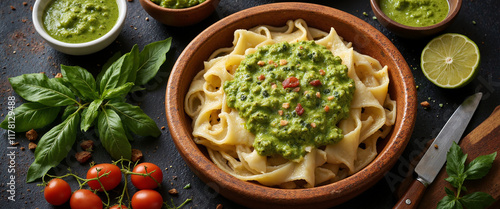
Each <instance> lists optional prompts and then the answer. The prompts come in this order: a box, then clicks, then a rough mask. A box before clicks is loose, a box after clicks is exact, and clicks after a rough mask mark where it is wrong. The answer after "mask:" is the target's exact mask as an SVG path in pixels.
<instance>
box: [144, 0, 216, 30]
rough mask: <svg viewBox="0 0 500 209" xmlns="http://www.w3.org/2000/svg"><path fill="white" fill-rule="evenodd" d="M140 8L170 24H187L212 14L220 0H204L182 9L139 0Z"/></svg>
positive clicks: (178, 25) (149, 0)
mask: <svg viewBox="0 0 500 209" xmlns="http://www.w3.org/2000/svg"><path fill="white" fill-rule="evenodd" d="M140 2H141V6H142V8H144V10H146V12H147V13H148V14H149V15H151V17H153V18H154V19H156V20H158V21H160V22H161V23H163V24H165V25H170V26H177V27H181V26H189V25H193V24H196V23H199V22H200V21H202V20H203V19H205V18H207V17H208V16H209V15H210V14H212V13H213V12H214V10H215V8H216V7H217V5H219V2H220V0H206V1H204V2H203V3H201V4H198V5H196V6H192V7H188V8H183V9H170V8H164V7H161V6H159V5H158V4H155V3H154V2H152V1H151V0H140Z"/></svg>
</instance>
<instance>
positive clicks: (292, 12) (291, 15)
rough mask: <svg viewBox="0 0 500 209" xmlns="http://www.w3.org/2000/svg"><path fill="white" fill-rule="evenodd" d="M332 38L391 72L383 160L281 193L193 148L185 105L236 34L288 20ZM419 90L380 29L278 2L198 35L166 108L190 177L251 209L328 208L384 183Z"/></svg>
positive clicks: (179, 65) (181, 61) (177, 69)
mask: <svg viewBox="0 0 500 209" xmlns="http://www.w3.org/2000/svg"><path fill="white" fill-rule="evenodd" d="M298 18H302V19H304V20H305V21H306V22H307V23H308V25H309V26H311V27H315V28H319V29H321V30H324V31H329V30H330V27H334V28H335V29H336V30H337V32H338V34H339V35H340V36H342V37H344V39H345V40H347V41H351V42H353V46H354V49H355V50H357V51H359V52H361V53H363V54H368V55H370V56H373V57H375V58H376V59H378V60H379V61H380V62H381V64H382V65H387V66H388V67H389V69H390V70H389V79H390V86H389V89H390V94H391V98H393V99H395V100H396V101H397V119H396V123H395V125H394V127H393V130H392V132H391V133H390V134H389V135H388V137H386V139H384V140H379V142H378V144H377V148H378V151H379V155H378V156H377V157H376V159H375V160H374V161H373V162H372V163H370V164H369V165H368V166H367V167H366V168H364V169H362V170H361V171H359V172H357V173H355V174H354V175H352V176H350V177H348V178H346V179H344V180H341V181H338V182H336V183H332V184H328V185H325V186H319V187H315V188H310V189H279V188H271V187H266V186H262V185H259V184H256V183H251V182H245V181H242V180H239V179H237V178H235V177H233V176H231V175H230V174H228V173H225V172H224V171H222V170H221V169H219V168H218V167H217V166H216V165H215V164H214V163H212V161H211V160H210V158H209V157H208V156H207V154H206V149H205V148H204V147H203V146H198V145H196V144H195V143H194V142H193V136H192V134H191V132H192V128H191V119H190V117H189V116H188V115H186V114H185V113H184V98H185V95H186V93H187V91H188V89H189V86H190V83H191V81H192V79H193V78H194V76H195V75H196V74H197V73H198V72H199V71H200V70H202V69H203V62H204V61H206V60H207V59H208V57H209V56H210V54H211V53H212V52H214V51H215V50H216V49H219V48H221V47H229V46H232V40H233V33H234V31H235V30H236V29H249V28H252V27H254V26H257V25H262V24H267V25H274V26H283V25H285V23H286V21H287V20H290V19H298ZM416 98H417V97H416V89H415V82H414V80H413V76H412V73H411V71H410V69H409V67H408V64H407V63H406V61H405V59H404V58H403V57H402V56H401V54H400V53H399V51H398V50H397V49H396V47H395V46H394V45H393V44H392V43H391V42H390V41H389V40H388V39H387V38H386V37H385V36H384V35H383V34H381V33H380V32H379V31H378V30H376V29H375V28H373V27H372V26H370V25H369V24H367V23H366V22H364V21H362V20H360V19H358V18H356V17H354V16H352V15H350V14H347V13H345V12H342V11H339V10H336V9H333V8H330V7H326V6H320V5H315V4H309V3H276V4H266V5H262V6H257V7H253V8H250V9H247V10H243V11H240V12H238V13H235V14H233V15H230V16H228V17H226V18H224V19H222V20H220V21H219V22H217V23H215V24H213V25H212V26H210V27H209V28H207V29H206V30H205V31H203V32H202V33H201V34H200V35H198V36H197V37H196V38H195V39H194V40H193V41H192V42H191V43H190V44H189V45H188V46H187V47H186V48H185V50H184V51H183V52H182V54H181V55H180V57H179V58H178V60H177V62H176V63H175V65H174V67H173V69H172V72H171V74H170V78H169V81H168V86H167V91H166V99H165V100H166V102H165V104H166V105H165V108H166V112H167V119H168V125H169V128H170V132H171V134H172V138H173V140H174V143H175V145H176V147H177V149H178V151H179V153H180V154H181V156H182V157H183V158H184V160H185V161H186V163H187V164H188V166H189V167H190V168H191V169H192V171H193V172H194V173H195V174H196V175H198V177H199V178H201V179H202V180H203V181H204V182H206V183H207V185H209V186H210V187H212V188H213V189H214V190H215V191H216V192H218V193H220V194H222V195H223V196H224V197H226V198H228V199H231V200H233V201H235V202H237V203H239V204H241V205H245V206H247V207H251V208H290V207H292V208H326V207H331V206H334V205H337V204H340V203H343V202H345V201H347V200H349V199H351V198H353V197H355V196H356V195H358V194H360V193H362V192H363V191H365V190H366V189H368V188H369V187H371V186H373V185H374V184H375V183H376V182H377V181H379V180H380V179H381V178H382V177H383V176H384V174H385V173H386V172H388V171H389V170H390V168H391V167H392V166H393V165H394V164H395V163H396V161H397V159H398V157H399V156H400V155H401V153H402V152H403V150H404V149H405V147H406V144H407V143H408V141H409V139H410V136H411V133H412V130H413V126H414V123H415V118H416Z"/></svg>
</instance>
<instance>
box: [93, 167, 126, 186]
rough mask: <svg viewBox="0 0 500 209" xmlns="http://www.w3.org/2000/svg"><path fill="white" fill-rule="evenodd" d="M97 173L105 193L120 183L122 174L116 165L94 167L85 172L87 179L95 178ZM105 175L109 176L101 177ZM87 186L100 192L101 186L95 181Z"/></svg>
mask: <svg viewBox="0 0 500 209" xmlns="http://www.w3.org/2000/svg"><path fill="white" fill-rule="evenodd" d="M98 170H99V172H98ZM98 173H99V176H101V177H100V178H99V181H101V183H102V185H103V186H104V189H105V190H106V191H109V190H112V189H114V188H115V187H116V186H118V184H120V182H121V181H122V172H121V171H120V168H118V166H116V165H113V164H109V163H102V164H98V165H95V166H93V167H92V168H90V169H89V170H88V171H87V179H91V178H96V177H97V176H98V175H97V174H98ZM105 173H109V174H108V175H107V176H102V175H104V174H105ZM87 184H88V185H89V186H90V188H92V189H94V190H97V191H102V188H101V184H99V182H98V181H97V180H92V181H89V182H88V183H87Z"/></svg>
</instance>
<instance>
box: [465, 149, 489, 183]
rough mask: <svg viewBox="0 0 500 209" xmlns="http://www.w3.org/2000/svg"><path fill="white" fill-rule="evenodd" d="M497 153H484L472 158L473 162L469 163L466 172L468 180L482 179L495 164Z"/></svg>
mask: <svg viewBox="0 0 500 209" xmlns="http://www.w3.org/2000/svg"><path fill="white" fill-rule="evenodd" d="M496 156H497V153H496V152H494V153H491V154H489V155H482V156H479V157H477V158H476V159H474V160H472V162H470V163H469V165H467V167H466V170H465V174H466V175H467V178H466V179H467V180H472V179H480V178H483V177H484V176H485V175H486V174H487V173H488V172H489V171H490V168H491V166H492V164H493V160H495V157H496Z"/></svg>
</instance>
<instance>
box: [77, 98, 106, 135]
mask: <svg viewBox="0 0 500 209" xmlns="http://www.w3.org/2000/svg"><path fill="white" fill-rule="evenodd" d="M102 101H103V99H96V100H94V101H92V103H90V105H89V107H88V108H87V111H86V112H85V114H83V116H82V123H81V124H80V129H81V130H82V131H87V130H89V128H90V127H91V126H92V123H93V122H94V120H95V119H96V118H97V116H98V114H99V111H98V110H99V107H100V106H101V104H102Z"/></svg>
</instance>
